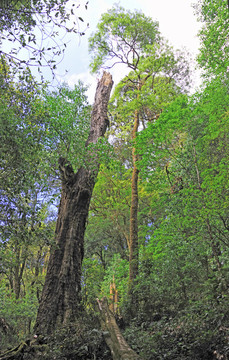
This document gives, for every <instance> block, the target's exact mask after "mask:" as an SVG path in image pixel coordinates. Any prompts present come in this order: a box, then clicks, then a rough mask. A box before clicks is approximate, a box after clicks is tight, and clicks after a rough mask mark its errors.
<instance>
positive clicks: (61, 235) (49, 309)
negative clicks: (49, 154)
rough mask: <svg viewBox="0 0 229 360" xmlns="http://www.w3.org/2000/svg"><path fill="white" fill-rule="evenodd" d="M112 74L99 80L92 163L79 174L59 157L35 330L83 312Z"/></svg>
mask: <svg viewBox="0 0 229 360" xmlns="http://www.w3.org/2000/svg"><path fill="white" fill-rule="evenodd" d="M112 84H113V82H112V78H111V75H110V74H109V73H105V72H104V74H103V77H102V79H101V80H100V81H99V83H98V86H97V89H96V95H95V102H94V106H93V110H92V115H91V128H90V134H89V137H88V139H87V141H86V147H87V148H88V154H87V157H88V163H85V166H81V167H80V169H79V170H78V171H77V172H76V173H75V172H74V170H73V167H72V165H71V163H70V162H68V161H67V160H66V159H65V158H63V157H60V158H59V170H60V174H61V181H62V192H61V200H60V205H59V212H58V220H57V224H56V239H55V240H56V245H55V246H54V247H53V249H52V251H51V255H50V259H49V264H48V269H47V275H46V279H45V284H44V288H43V293H42V298H41V302H40V306H39V310H38V314H37V320H36V324H35V331H36V332H37V333H38V334H47V333H49V332H52V331H53V330H54V329H55V327H56V326H57V325H58V324H65V323H67V322H68V321H71V320H74V319H76V317H77V314H78V312H79V309H80V290H81V267H82V260H83V255H84V232H85V226H86V220H87V216H88V209H89V204H90V200H91V196H92V191H93V187H94V184H95V180H96V176H97V173H98V170H99V159H98V153H97V151H96V147H95V145H96V143H97V142H98V140H99V138H100V137H101V136H103V135H104V134H105V131H106V128H107V126H108V119H107V105H108V101H109V97H110V92H111V88H112Z"/></svg>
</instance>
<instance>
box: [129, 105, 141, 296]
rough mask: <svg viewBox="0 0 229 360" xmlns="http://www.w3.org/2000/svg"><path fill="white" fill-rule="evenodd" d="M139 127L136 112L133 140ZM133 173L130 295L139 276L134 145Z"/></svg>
mask: <svg viewBox="0 0 229 360" xmlns="http://www.w3.org/2000/svg"><path fill="white" fill-rule="evenodd" d="M138 127H139V112H138V110H136V111H135V118H134V128H133V134H132V139H133V141H135V140H136V136H137V132H138ZM132 160H133V172H132V180H131V206H130V237H129V251H130V256H129V294H131V293H132V287H133V282H134V280H135V279H136V277H137V275H138V175H139V169H138V164H137V161H138V154H137V152H136V147H135V144H134V147H133V150H132Z"/></svg>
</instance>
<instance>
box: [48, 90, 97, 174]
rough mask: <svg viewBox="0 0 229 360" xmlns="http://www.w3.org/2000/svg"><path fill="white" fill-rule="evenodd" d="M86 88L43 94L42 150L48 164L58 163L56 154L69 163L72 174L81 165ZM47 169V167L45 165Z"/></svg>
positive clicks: (86, 125)
mask: <svg viewBox="0 0 229 360" xmlns="http://www.w3.org/2000/svg"><path fill="white" fill-rule="evenodd" d="M86 90H87V89H86V87H84V86H83V84H82V83H79V84H78V85H77V86H75V88H74V89H73V90H71V89H69V88H68V87H67V85H63V86H62V87H61V88H59V89H58V90H57V91H55V92H51V93H46V94H44V98H45V99H44V101H45V107H46V110H47V120H46V122H45V124H44V126H45V131H46V139H45V147H46V148H47V149H48V156H49V162H51V163H53V162H56V163H57V161H58V157H57V154H58V155H59V156H62V157H64V158H65V159H67V160H68V161H70V162H71V164H72V166H73V167H74V170H76V169H78V168H79V167H80V166H82V165H84V158H85V154H86V148H85V146H84V144H85V140H86V139H87V136H88V131H89V121H90V107H89V105H88V103H87V99H86V95H85V92H86ZM48 165H49V164H48Z"/></svg>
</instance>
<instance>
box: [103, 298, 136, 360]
mask: <svg viewBox="0 0 229 360" xmlns="http://www.w3.org/2000/svg"><path fill="white" fill-rule="evenodd" d="M97 302H98V306H99V312H100V323H101V327H102V330H103V334H104V338H105V341H106V344H107V346H108V347H109V348H110V350H111V354H112V357H113V360H141V359H140V357H139V355H138V354H137V353H136V352H135V351H134V350H132V349H131V347H130V346H129V345H128V344H127V342H126V340H125V339H124V337H123V336H122V333H121V331H120V329H119V327H118V325H117V323H116V320H115V317H114V314H113V313H112V312H111V311H110V309H109V306H108V301H107V299H106V298H103V299H102V300H99V299H97Z"/></svg>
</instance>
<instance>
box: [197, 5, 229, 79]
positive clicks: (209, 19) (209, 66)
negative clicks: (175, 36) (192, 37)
mask: <svg viewBox="0 0 229 360" xmlns="http://www.w3.org/2000/svg"><path fill="white" fill-rule="evenodd" d="M197 14H198V16H199V20H200V21H201V22H202V23H203V27H202V29H201V30H200V33H199V36H200V40H201V48H200V54H199V56H198V61H199V64H200V66H201V68H202V69H204V71H205V73H206V75H207V76H208V75H209V74H210V75H219V74H224V75H226V73H227V72H228V67H229V46H228V37H229V16H228V2H227V0H211V1H210V2H209V1H208V0H201V1H200V2H199V4H198V5H197Z"/></svg>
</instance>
